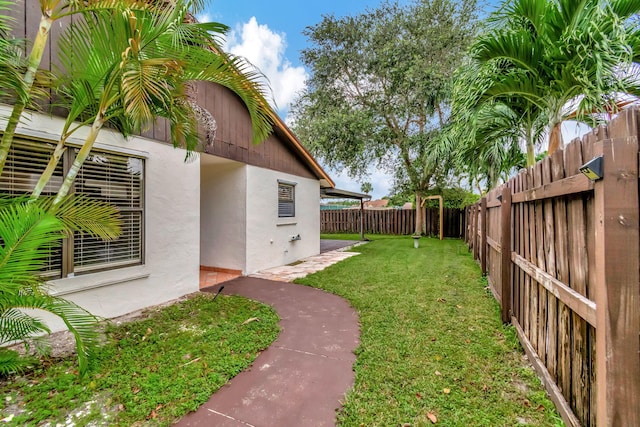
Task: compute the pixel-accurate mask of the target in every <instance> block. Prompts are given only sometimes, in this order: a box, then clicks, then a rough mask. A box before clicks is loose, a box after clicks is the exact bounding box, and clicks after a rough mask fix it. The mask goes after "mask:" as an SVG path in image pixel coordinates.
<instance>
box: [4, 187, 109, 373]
mask: <svg viewBox="0 0 640 427" xmlns="http://www.w3.org/2000/svg"><path fill="white" fill-rule="evenodd" d="M51 205H52V199H51V198H40V199H38V200H31V199H30V198H27V197H26V196H22V197H11V196H3V197H0V236H2V244H1V245H0V346H2V345H4V344H7V343H11V342H14V341H24V340H26V339H28V338H31V337H34V336H36V335H39V334H42V333H49V332H50V331H49V328H48V327H47V325H46V324H45V323H44V322H42V321H41V320H40V319H38V318H37V317H36V316H34V315H32V314H27V313H25V312H23V311H21V309H36V310H42V311H47V312H49V313H52V314H54V315H56V316H58V317H59V318H61V319H62V321H63V322H64V323H65V325H66V326H67V328H68V329H69V331H70V332H71V333H72V334H73V335H74V337H75V339H76V350H77V355H78V364H79V369H80V373H81V374H84V373H86V372H87V369H88V366H89V362H90V360H91V356H92V354H93V353H94V351H95V349H96V348H97V343H98V342H97V332H96V329H95V326H96V322H97V321H98V319H97V318H96V317H95V316H93V315H91V314H90V313H89V312H87V311H86V310H84V309H83V308H81V307H79V306H78V305H76V304H74V303H72V302H70V301H67V300H64V299H62V298H59V297H55V296H51V295H49V294H48V293H47V292H46V288H45V279H43V277H42V276H41V275H40V271H41V269H42V268H43V267H45V266H46V262H47V259H48V256H49V254H50V252H51V250H52V249H54V248H55V247H56V246H57V245H59V243H60V239H61V238H63V237H66V236H68V235H69V234H70V233H73V232H84V233H89V234H90V235H92V236H94V237H101V238H103V239H113V238H115V237H117V236H118V235H119V233H120V219H119V215H118V211H117V209H116V208H114V207H112V206H110V205H108V204H106V203H102V202H97V201H94V200H90V199H88V198H84V197H66V198H65V199H64V200H62V201H61V203H60V204H59V205H58V206H57V208H56V209H51ZM24 364H25V361H24V359H21V358H20V357H18V354H17V353H16V352H14V351H12V350H8V349H4V348H0V375H6V374H9V373H11V372H15V371H16V370H20V369H21V368H22V367H24Z"/></svg>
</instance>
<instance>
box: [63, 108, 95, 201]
mask: <svg viewBox="0 0 640 427" xmlns="http://www.w3.org/2000/svg"><path fill="white" fill-rule="evenodd" d="M103 125H104V112H100V113H98V115H97V117H96V119H95V120H94V122H93V125H92V126H91V130H90V131H89V135H87V139H85V141H84V144H82V148H80V151H79V152H78V154H77V155H76V158H75V160H74V161H73V165H71V169H69V172H68V173H67V176H65V177H64V181H63V182H62V185H61V186H60V190H58V194H57V195H56V198H55V199H54V200H53V206H54V207H55V206H57V205H58V204H60V202H62V199H64V197H65V196H66V195H67V194H69V191H70V190H71V185H72V184H73V181H74V180H75V179H76V176H77V175H78V172H80V168H81V167H82V164H83V163H84V161H85V160H87V157H89V153H91V149H92V148H93V144H94V143H95V142H96V138H97V137H98V133H99V132H100V129H102V126H103Z"/></svg>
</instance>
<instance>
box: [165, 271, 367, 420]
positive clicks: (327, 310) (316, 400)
mask: <svg viewBox="0 0 640 427" xmlns="http://www.w3.org/2000/svg"><path fill="white" fill-rule="evenodd" d="M325 266H326V265H325ZM224 287H225V288H224V291H223V292H224V293H225V294H235V295H241V296H243V297H246V298H250V299H253V300H256V301H260V302H263V303H265V304H269V305H271V306H272V307H273V308H274V309H275V310H276V311H277V312H278V315H279V316H280V318H281V320H280V327H281V332H280V335H279V336H278V339H277V340H276V341H275V342H274V343H273V344H272V345H271V346H270V347H269V348H268V349H267V350H265V351H264V352H262V353H261V354H260V355H259V356H258V358H257V359H256V360H255V362H254V363H253V365H252V367H251V368H250V369H249V370H247V371H244V372H241V373H240V374H239V375H237V376H236V377H234V378H233V379H232V380H231V381H230V382H229V383H227V384H226V385H225V386H223V387H222V388H221V389H220V390H218V392H217V393H216V394H214V395H213V396H212V397H211V399H209V401H208V402H206V403H205V404H204V405H203V406H201V407H200V408H199V409H198V410H197V411H196V412H194V413H191V414H189V415H187V416H185V417H184V418H182V419H181V420H180V421H179V422H178V423H177V424H176V425H177V426H180V427H187V426H199V427H204V426H220V427H287V426H296V427H306V426H308V427H323V426H335V419H336V410H337V409H339V407H340V406H341V401H342V400H343V399H344V396H345V392H346V391H347V390H348V389H349V388H350V387H351V386H352V385H353V380H354V374H353V371H352V366H353V363H354V362H355V355H354V353H353V352H354V350H355V349H356V347H357V346H358V344H359V325H358V317H357V314H356V313H355V311H354V310H353V309H352V308H351V307H350V306H349V304H348V303H347V302H346V301H345V300H344V299H342V298H340V297H338V296H336V295H331V294H328V293H326V292H323V291H320V290H318V289H314V288H310V287H307V286H301V285H295V284H292V283H286V282H279V281H272V280H266V279H261V278H256V277H241V278H238V279H234V280H231V281H229V282H226V283H225V284H224ZM218 288H219V286H214V287H210V288H207V289H203V291H205V292H216V291H217V290H218ZM212 344H213V345H215V343H212Z"/></svg>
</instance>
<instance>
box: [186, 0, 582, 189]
mask: <svg viewBox="0 0 640 427" xmlns="http://www.w3.org/2000/svg"><path fill="white" fill-rule="evenodd" d="M481 1H482V0H481ZM400 2H401V3H409V2H410V0H400ZM380 3H381V0H324V1H323V0H307V1H306V2H305V1H300V0H271V1H264V0H209V3H208V6H207V7H206V9H205V10H204V11H203V12H202V13H200V14H199V15H198V18H199V20H200V21H201V22H206V21H216V22H221V23H223V24H226V25H228V26H229V27H230V28H231V31H230V33H229V35H228V37H227V45H226V50H228V51H230V52H231V53H233V54H236V55H241V56H244V57H245V58H247V59H248V60H249V61H251V63H253V64H254V65H255V66H256V67H257V68H259V69H260V70H261V71H262V72H263V74H265V75H266V76H267V78H268V80H269V84H270V86H271V88H272V92H273V97H274V100H273V103H274V106H276V107H277V110H278V112H279V114H280V115H281V116H282V118H283V119H285V121H286V119H287V113H288V111H289V105H290V104H291V103H292V102H293V100H294V99H295V98H296V95H297V94H298V93H299V92H300V91H302V90H304V88H305V81H306V79H307V77H308V71H307V70H306V69H305V68H304V66H303V65H302V64H301V63H300V51H301V50H302V49H304V48H305V47H307V40H306V37H305V36H304V35H302V32H303V31H304V29H305V28H306V27H308V26H313V25H315V24H317V23H319V22H320V21H321V19H322V15H328V14H334V15H335V16H346V15H356V14H358V13H361V12H364V11H365V10H366V9H367V8H375V7H376V6H377V5H379V4H380ZM485 3H486V4H487V6H485V7H484V11H485V12H486V13H489V12H490V11H491V10H494V9H495V7H496V5H497V4H500V3H501V1H500V0H486V1H485ZM572 138H573V135H571V134H569V135H566V136H565V139H566V140H570V139H572ZM327 172H328V173H329V174H330V176H331V177H332V178H333V179H334V181H335V182H336V186H337V187H338V188H342V189H345V190H350V191H360V185H361V183H362V182H363V181H369V182H371V183H372V185H373V197H374V198H381V197H383V196H385V195H388V193H389V191H390V189H391V185H392V180H391V177H390V176H389V175H387V174H385V173H384V172H382V171H380V170H377V169H375V168H370V170H369V171H368V172H369V176H368V177H367V178H363V179H362V180H360V181H356V180H353V179H351V178H349V177H348V176H347V175H346V174H344V173H342V171H334V170H330V169H327Z"/></svg>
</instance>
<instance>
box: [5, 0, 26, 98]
mask: <svg viewBox="0 0 640 427" xmlns="http://www.w3.org/2000/svg"><path fill="white" fill-rule="evenodd" d="M11 6H12V2H11V1H8V0H0V98H15V99H20V100H21V101H22V102H27V100H28V94H27V92H26V91H25V90H24V85H23V84H22V75H21V73H20V70H21V65H22V64H21V58H20V54H19V49H18V43H19V41H17V40H14V39H11V38H10V37H9V32H10V31H11V20H10V18H9V17H7V16H5V15H3V12H4V11H5V10H8V9H9V8H10V7H11Z"/></svg>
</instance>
